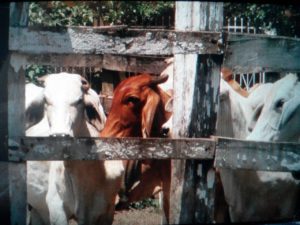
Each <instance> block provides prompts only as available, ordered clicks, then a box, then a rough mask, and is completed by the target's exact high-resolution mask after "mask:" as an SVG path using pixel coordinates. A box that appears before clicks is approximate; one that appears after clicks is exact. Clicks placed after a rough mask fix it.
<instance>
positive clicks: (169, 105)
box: [165, 97, 173, 113]
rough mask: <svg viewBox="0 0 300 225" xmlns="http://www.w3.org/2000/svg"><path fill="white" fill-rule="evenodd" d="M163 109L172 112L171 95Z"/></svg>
mask: <svg viewBox="0 0 300 225" xmlns="http://www.w3.org/2000/svg"><path fill="white" fill-rule="evenodd" d="M165 110H166V112H169V113H172V112H173V97H172V98H170V99H169V100H168V101H167V103H166V105H165Z"/></svg>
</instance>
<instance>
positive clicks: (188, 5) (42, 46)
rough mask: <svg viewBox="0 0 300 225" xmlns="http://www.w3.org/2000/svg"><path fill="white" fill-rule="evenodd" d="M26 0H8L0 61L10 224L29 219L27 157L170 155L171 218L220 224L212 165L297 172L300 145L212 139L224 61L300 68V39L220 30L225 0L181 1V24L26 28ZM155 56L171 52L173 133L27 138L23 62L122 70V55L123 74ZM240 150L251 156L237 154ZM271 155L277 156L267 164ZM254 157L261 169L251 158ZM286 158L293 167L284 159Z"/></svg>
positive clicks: (256, 67) (240, 67) (246, 67)
mask: <svg viewBox="0 0 300 225" xmlns="http://www.w3.org/2000/svg"><path fill="white" fill-rule="evenodd" d="M27 4H28V3H11V7H12V10H11V23H10V32H9V54H8V56H7V59H6V61H5V64H4V65H3V66H2V68H1V70H2V71H1V81H2V82H1V88H0V98H1V108H2V110H1V118H2V121H1V123H2V124H1V125H2V129H1V135H2V136H1V138H2V139H3V140H4V145H3V146H2V148H1V159H2V160H3V161H7V162H9V163H8V170H9V175H8V174H6V177H4V178H3V183H5V181H7V187H8V188H9V190H10V198H9V199H10V201H9V202H8V204H7V206H8V207H10V212H11V215H10V218H8V219H9V220H10V223H11V224H25V222H26V212H27V203H26V199H27V193H26V160H74V159H93V160H99V159H101V160H104V159H145V158H156V159H163V158H172V159H173V160H172V176H171V177H172V181H171V193H170V194H171V199H170V204H171V207H170V212H169V213H170V216H171V218H170V223H172V224H187V223H211V222H213V221H214V202H215V200H216V198H217V196H215V192H214V191H215V182H214V179H215V176H214V164H215V165H216V166H217V167H229V168H238V169H255V170H268V171H278V170H280V171H293V170H296V171H299V170H300V169H299V167H297V166H296V165H298V164H297V163H298V162H299V157H300V153H299V152H300V151H299V150H300V145H299V144H296V143H294V144H289V143H277V144H275V143H268V142H261V143H257V142H252V141H241V140H234V139H226V138H222V137H215V138H214V137H212V135H214V134H215V127H216V119H217V109H218V92H219V91H218V90H219V79H220V75H219V74H220V68H221V65H225V66H226V67H229V68H232V70H233V71H234V72H235V73H249V72H263V71H265V72H267V71H276V72H284V71H293V72H295V71H300V65H299V62H298V59H299V58H300V40H299V39H294V38H286V37H273V36H272V37H270V36H266V35H253V34H229V33H226V32H222V31H221V30H222V24H223V4H222V3H213V2H176V14H175V17H176V18H175V21H176V22H175V30H174V31H166V30H139V29H128V28H126V27H115V29H114V28H113V27H112V28H110V29H109V30H108V29H107V28H103V29H102V28H101V27H100V28H95V29H93V28H84V27H70V28H63V29H59V30H56V29H44V30H42V29H39V30H36V29H34V28H28V27H26V19H20V18H26V15H24V14H26V10H23V9H24V8H25V9H26V7H27ZM200 15H201V17H200ZM16 18H18V19H16ZM24 21H25V22H24ZM279 43H280V44H279ZM245 49H248V50H247V52H245ZM287 53H288V54H287ZM155 56H156V57H158V56H159V57H170V56H174V81H175V82H174V92H175V93H174V101H175V103H174V108H173V111H174V113H173V127H174V131H173V132H174V139H151V138H149V139H140V138H88V139H87V138H48V137H46V138H41V137H24V133H25V131H24V86H25V85H24V83H25V78H24V71H25V66H26V65H30V64H39V65H54V66H65V67H71V66H79V65H80V66H83V67H90V66H97V67H100V68H115V66H116V63H115V62H114V60H116V61H117V62H120V63H119V65H118V67H122V66H124V68H125V69H124V71H126V69H127V68H128V67H131V68H139V69H137V70H142V69H144V68H147V70H149V71H150V70H152V71H153V69H154V70H155V69H156V68H157V67H153V66H151V65H153V64H151V63H157V64H158V65H161V64H160V63H161V62H158V61H155V59H154V60H148V63H145V61H143V60H142V59H144V58H147V57H155ZM270 56H272V57H270ZM108 58H109V59H110V60H107V59H108ZM249 58H250V59H251V61H249V60H248V59H249ZM149 61H151V63H149ZM128 62H134V63H128ZM43 149H47V151H43ZM71 149H72V151H71ZM82 149H85V150H86V151H82ZM124 149H126V151H124ZM239 153H240V154H243V155H245V156H246V157H242V160H241V161H238V160H234V159H235V156H236V154H239ZM270 155H276V157H277V158H276V159H277V160H276V161H274V160H273V161H272V160H271V161H270V163H267V164H266V163H265V159H267V158H268V156H270ZM254 156H255V159H256V164H255V166H253V164H251V160H253V157H254ZM187 159H188V160H187ZM272 159H273V158H272ZM282 160H286V161H287V162H289V164H290V165H293V164H294V165H295V166H293V167H288V166H285V167H284V165H283V164H282V163H281V164H280V163H277V162H281V161H282ZM6 219H7V218H6Z"/></svg>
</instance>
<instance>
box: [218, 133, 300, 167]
mask: <svg viewBox="0 0 300 225" xmlns="http://www.w3.org/2000/svg"><path fill="white" fill-rule="evenodd" d="M215 166H216V167H222V168H231V169H251V170H265V171H286V172H288V171H300V143H282V142H281V143H276V142H256V141H245V140H238V139H229V138H219V139H218V143H217V145H216V156H215Z"/></svg>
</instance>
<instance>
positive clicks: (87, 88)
mask: <svg viewBox="0 0 300 225" xmlns="http://www.w3.org/2000/svg"><path fill="white" fill-rule="evenodd" d="M81 83H82V88H83V90H84V91H88V90H89V88H90V84H89V82H88V81H87V80H86V79H85V78H84V77H81Z"/></svg>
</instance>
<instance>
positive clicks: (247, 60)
mask: <svg viewBox="0 0 300 225" xmlns="http://www.w3.org/2000/svg"><path fill="white" fill-rule="evenodd" d="M228 35H229V36H228V42H227V49H226V52H225V58H224V66H226V67H228V68H231V69H232V71H233V72H234V73H252V72H254V73H258V72H287V71H289V72H297V71H298V72H299V71H300V63H299V58H300V39H299V38H289V37H280V36H267V35H253V34H247V35H242V34H228Z"/></svg>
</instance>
